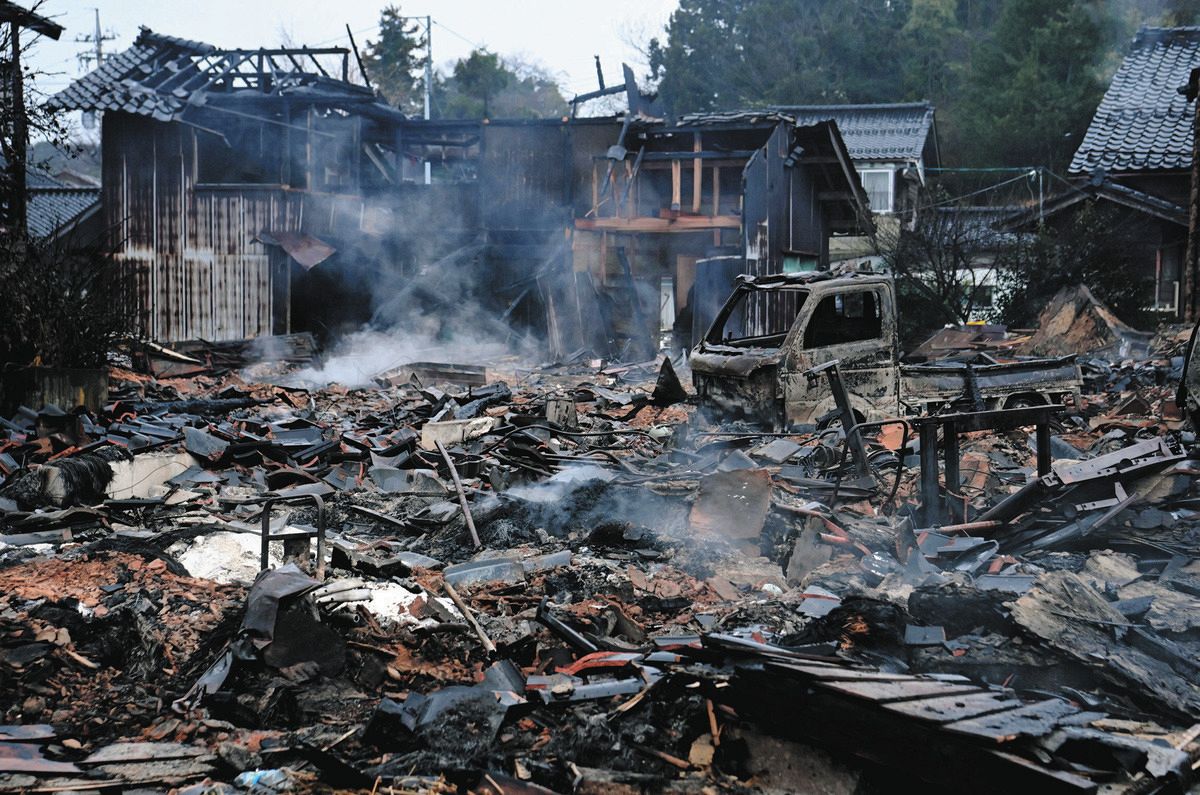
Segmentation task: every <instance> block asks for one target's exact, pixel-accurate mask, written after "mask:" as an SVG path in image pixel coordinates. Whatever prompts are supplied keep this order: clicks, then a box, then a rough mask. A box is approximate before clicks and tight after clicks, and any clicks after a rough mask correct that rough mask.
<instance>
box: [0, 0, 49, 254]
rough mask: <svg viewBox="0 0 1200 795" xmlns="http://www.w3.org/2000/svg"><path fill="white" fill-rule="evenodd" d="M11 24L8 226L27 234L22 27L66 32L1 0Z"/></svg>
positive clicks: (1, 14) (0, 18)
mask: <svg viewBox="0 0 1200 795" xmlns="http://www.w3.org/2000/svg"><path fill="white" fill-rule="evenodd" d="M4 22H7V23H8V29H9V30H8V36H9V40H10V43H11V44H12V55H11V60H10V61H9V65H8V66H9V71H10V74H9V91H10V93H11V99H10V101H11V110H10V112H11V113H12V122H11V123H10V125H9V130H8V131H11V133H12V141H11V151H12V158H11V160H10V161H9V163H8V191H7V193H8V197H7V198H8V218H7V219H6V220H7V222H8V228H9V230H10V231H11V232H15V233H17V234H21V235H23V234H24V233H25V231H26V229H27V228H28V220H29V213H28V198H29V197H28V195H27V193H26V188H25V163H26V160H27V159H28V158H27V156H26V150H27V148H28V146H29V118H28V116H27V115H26V112H25V76H24V74H23V73H22V72H21V28H29V29H30V30H32V31H34V32H35V33H40V34H42V35H43V36H49V37H50V38H52V39H55V40H57V39H58V37H59V36H61V35H62V31H63V29H62V26H61V25H58V24H56V23H54V22H51V21H50V20H48V19H46V18H45V17H41V16H38V15H37V14H35V13H33V12H32V11H27V10H26V9H24V8H21V7H20V6H17V5H13V4H12V3H9V2H3V1H0V24H2V23H4Z"/></svg>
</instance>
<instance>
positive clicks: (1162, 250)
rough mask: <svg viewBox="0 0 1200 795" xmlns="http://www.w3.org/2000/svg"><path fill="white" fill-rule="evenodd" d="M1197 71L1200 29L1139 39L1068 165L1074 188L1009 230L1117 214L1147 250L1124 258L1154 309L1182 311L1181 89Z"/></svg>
mask: <svg viewBox="0 0 1200 795" xmlns="http://www.w3.org/2000/svg"><path fill="white" fill-rule="evenodd" d="M1197 65H1200V27H1178V28H1151V27H1145V28H1142V29H1141V30H1139V31H1138V33H1137V35H1136V36H1135V37H1134V39H1133V42H1132V44H1131V45H1130V48H1129V53H1128V54H1127V55H1126V56H1125V60H1124V61H1123V62H1122V64H1121V66H1120V68H1119V69H1118V70H1117V73H1116V74H1115V75H1114V76H1113V79H1112V83H1111V84H1110V85H1109V87H1108V90H1107V91H1105V93H1104V98H1103V99H1102V100H1101V101H1100V106H1099V107H1098V108H1097V109H1096V114H1095V115H1094V116H1093V117H1092V121H1091V124H1090V125H1089V126H1088V129H1087V133H1086V134H1085V135H1084V137H1083V140H1082V141H1081V142H1080V144H1079V148H1078V149H1077V150H1076V151H1075V155H1074V157H1072V158H1071V165H1070V167H1069V169H1068V174H1069V175H1070V177H1071V179H1072V183H1073V185H1072V187H1071V188H1069V189H1068V190H1066V191H1064V192H1063V193H1060V194H1058V195H1056V196H1051V197H1048V198H1047V200H1046V201H1045V203H1044V205H1043V207H1042V209H1041V211H1040V214H1039V212H1038V211H1037V210H1036V209H1034V210H1029V211H1026V212H1025V213H1022V214H1021V215H1019V216H1017V217H1015V218H1014V219H1012V220H1011V221H1010V222H1009V225H1010V226H1013V227H1022V228H1026V229H1030V228H1033V227H1035V226H1036V225H1037V223H1038V222H1039V221H1042V222H1045V223H1046V224H1049V225H1054V224H1058V223H1064V222H1066V220H1067V219H1069V218H1070V217H1072V214H1073V213H1075V212H1077V211H1078V210H1079V208H1081V207H1082V206H1084V204H1085V203H1089V202H1095V203H1098V204H1102V205H1105V206H1107V207H1110V208H1113V209H1114V210H1115V211H1116V212H1117V213H1118V214H1119V216H1120V218H1121V224H1122V226H1123V227H1126V228H1128V229H1134V230H1136V231H1137V237H1138V238H1139V239H1140V240H1141V241H1142V244H1141V245H1140V246H1139V247H1137V249H1136V250H1131V251H1128V252H1127V256H1128V259H1129V265H1130V267H1131V268H1134V269H1135V270H1136V271H1137V272H1138V273H1139V274H1140V275H1141V277H1142V279H1143V280H1144V282H1145V284H1146V301H1145V305H1146V307H1147V308H1148V309H1155V310H1158V311H1160V312H1163V313H1165V314H1167V315H1177V314H1181V313H1182V302H1181V300H1180V299H1181V292H1182V290H1183V283H1182V282H1183V279H1182V267H1183V257H1184V249H1185V247H1186V245H1187V211H1186V210H1185V207H1186V204H1187V197H1188V193H1189V190H1190V185H1191V164H1192V118H1193V113H1194V108H1192V107H1191V106H1190V104H1189V102H1188V100H1187V98H1186V97H1185V96H1183V95H1182V94H1180V93H1179V88H1180V86H1183V85H1184V84H1185V83H1187V82H1188V77H1189V74H1190V73H1191V70H1192V68H1193V67H1195V66H1197Z"/></svg>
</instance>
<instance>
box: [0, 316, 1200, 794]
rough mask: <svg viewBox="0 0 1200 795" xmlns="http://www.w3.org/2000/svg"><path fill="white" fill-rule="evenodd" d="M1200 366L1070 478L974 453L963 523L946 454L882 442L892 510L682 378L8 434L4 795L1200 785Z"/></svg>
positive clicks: (165, 409) (121, 415)
mask: <svg viewBox="0 0 1200 795" xmlns="http://www.w3.org/2000/svg"><path fill="white" fill-rule="evenodd" d="M364 339H367V338H364ZM1180 345H1181V340H1180V339H1178V338H1172V337H1169V336H1163V337H1160V339H1159V341H1158V343H1157V344H1156V347H1155V349H1154V351H1153V353H1152V354H1151V355H1150V356H1149V357H1147V358H1146V359H1144V360H1140V361H1137V362H1128V363H1125V364H1117V365H1109V369H1108V370H1106V371H1100V370H1094V371H1093V374H1092V376H1091V377H1090V378H1089V379H1088V384H1089V392H1088V394H1086V395H1085V396H1084V397H1083V399H1082V400H1081V401H1080V402H1079V403H1078V404H1076V405H1074V406H1072V407H1070V408H1069V409H1068V410H1066V411H1064V412H1063V413H1062V416H1061V417H1060V418H1059V419H1057V420H1056V424H1055V426H1054V439H1055V440H1056V445H1057V446H1056V447H1054V448H1053V449H1056V450H1059V451H1060V452H1061V451H1065V450H1067V449H1068V448H1069V450H1070V451H1072V454H1071V455H1057V456H1055V459H1056V460H1054V461H1053V464H1052V469H1051V472H1050V473H1049V474H1047V475H1041V476H1039V475H1038V474H1037V473H1036V467H1035V463H1036V448H1037V445H1035V444H1031V442H1030V440H1029V438H1028V434H1027V432H1026V431H1025V430H1023V429H1018V430H1013V431H1003V432H984V433H969V434H965V435H963V437H962V438H961V439H960V446H959V451H958V453H959V459H960V465H961V475H962V479H961V484H960V487H959V489H958V490H957V491H955V492H954V493H953V494H947V495H938V496H936V497H934V496H931V495H929V494H927V493H922V492H921V490H920V488H919V486H920V477H919V466H918V464H919V456H917V455H915V453H916V449H915V448H916V442H915V441H912V437H911V435H910V441H909V445H910V447H909V449H907V450H906V449H903V448H902V447H901V446H900V445H901V437H900V435H899V434H895V435H893V434H891V433H890V432H887V431H884V430H880V431H877V432H872V434H870V435H869V441H868V444H867V448H868V456H867V460H868V464H869V466H870V467H871V471H872V479H871V480H872V482H873V484H874V485H871V484H870V483H869V482H867V481H864V480H861V479H858V478H855V477H854V475H855V469H854V463H853V461H852V458H851V457H850V456H841V455H840V454H839V451H840V447H839V446H840V445H842V444H844V440H841V439H840V437H837V435H836V434H833V435H831V434H829V433H826V434H824V435H816V436H814V435H811V434H807V433H795V434H787V435H784V436H782V437H767V438H764V437H763V435H762V432H760V431H755V430H751V429H746V428H744V427H736V426H713V425H710V424H708V423H707V421H706V420H705V419H704V418H703V416H701V415H700V413H699V412H698V411H697V407H696V399H695V396H693V395H691V394H690V393H687V392H686V391H685V393H684V394H683V395H682V396H679V395H676V396H675V397H682V398H683V400H682V401H681V402H679V401H676V400H674V399H672V400H671V401H657V403H668V404H669V405H657V404H656V401H655V400H654V399H653V398H652V395H653V394H654V392H655V391H656V390H655V387H656V383H658V382H659V376H660V373H661V372H662V368H661V367H660V366H659V365H658V364H656V363H650V364H647V365H646V366H641V367H629V366H625V367H618V368H612V369H610V370H608V371H607V372H606V371H597V370H594V369H590V368H587V367H585V366H582V365H580V366H576V367H575V368H574V369H571V368H566V367H562V366H558V367H555V368H552V369H550V370H544V371H533V372H527V373H525V374H524V377H523V380H522V381H521V382H520V384H519V385H518V386H513V385H514V384H517V381H515V380H512V381H510V382H509V383H508V384H506V385H503V386H502V385H501V384H500V383H499V382H497V381H496V380H495V378H496V373H497V372H498V371H500V370H503V367H500V368H486V372H488V373H490V374H491V378H492V380H491V381H490V382H489V383H486V384H483V385H478V384H473V385H465V384H456V383H450V382H443V383H440V384H439V383H426V382H419V381H420V379H418V380H417V381H414V380H411V379H399V378H398V379H395V381H386V380H385V381H383V383H382V384H381V383H378V382H376V381H375V380H374V379H373V378H367V379H366V381H365V382H364V383H366V384H369V386H363V387H354V388H352V387H347V386H344V385H337V384H334V385H328V386H321V387H315V388H314V387H309V388H301V387H296V386H280V385H272V384H252V383H246V382H245V381H243V380H242V378H241V377H239V376H238V375H237V374H235V373H232V372H227V373H226V374H224V375H222V376H219V377H218V376H214V375H211V374H207V375H200V376H196V377H194V378H192V379H173V380H172V381H170V383H168V382H166V381H159V380H155V379H154V378H152V377H147V376H145V375H140V374H135V373H131V372H128V371H123V370H118V369H114V370H113V371H112V372H111V378H112V387H113V395H114V402H113V403H112V405H111V406H110V407H108V409H107V410H106V411H105V412H104V413H102V414H100V415H96V416H91V415H86V414H81V415H78V416H77V417H76V419H77V420H78V421H77V422H75V423H74V425H73V427H75V429H76V430H75V431H74V433H75V434H76V436H75V437H73V439H72V445H71V446H70V447H67V446H64V445H63V444H62V442H61V441H60V442H59V443H58V446H57V447H56V443H55V442H54V440H53V439H51V438H50V437H49V436H45V435H43V434H44V433H51V434H52V433H60V431H56V430H51V429H49V428H47V427H46V426H45V425H44V424H43V425H42V426H39V424H38V422H37V421H36V416H37V413H36V412H29V411H26V412H22V413H20V414H18V415H17V416H15V417H13V418H12V419H11V420H6V421H5V423H3V428H4V430H3V434H4V435H3V441H2V444H3V450H2V451H0V456H2V457H0V461H3V462H5V470H4V477H5V481H4V484H3V489H5V493H9V492H8V491H7V490H8V489H10V488H11V487H13V486H15V485H16V484H27V485H26V486H24V488H26V489H27V490H29V491H30V493H31V498H22V499H21V500H19V501H18V500H17V499H15V498H8V499H7V501H4V502H0V507H2V513H0V517H2V522H3V527H2V529H3V533H2V534H0V584H2V585H3V587H2V588H0V693H3V696H0V709H2V710H3V716H2V717H0V721H2V725H0V745H3V746H4V748H5V749H6V750H5V751H4V752H3V753H0V786H3V787H4V788H7V789H56V790H71V789H78V788H82V787H85V786H86V787H90V788H96V787H101V788H104V789H107V790H112V791H118V790H126V789H129V790H132V789H134V788H138V787H142V788H144V787H160V788H164V787H174V788H176V789H177V791H180V792H202V791H205V792H207V791H218V790H219V791H234V790H235V789H236V788H238V787H241V788H246V787H249V786H252V785H254V786H266V782H271V786H272V787H275V788H279V787H287V788H290V789H291V790H293V791H299V792H307V791H312V792H316V791H327V789H328V788H330V787H332V788H338V789H344V790H361V791H364V792H366V791H371V790H372V789H375V790H376V791H382V790H383V789H384V788H385V787H391V788H393V789H395V788H399V789H404V790H406V791H419V792H449V791H455V790H457V791H473V792H509V791H533V792H542V791H556V792H568V791H570V792H598V791H601V790H612V789H614V788H616V789H617V790H619V791H679V792H684V791H689V792H690V791H698V790H706V791H714V792H730V793H742V792H752V791H762V790H763V789H764V788H766V789H771V788H774V789H775V790H776V791H779V790H787V791H811V790H814V789H820V788H823V787H828V786H834V785H835V784H836V785H837V786H846V787H850V786H853V787H858V788H862V789H871V788H874V789H876V790H879V791H887V790H889V789H895V788H903V789H912V788H917V787H920V788H922V789H923V790H926V791H931V792H937V791H951V790H960V789H961V788H962V786H963V784H964V782H969V784H968V786H969V787H970V788H971V789H972V790H973V791H980V792H1011V791H1013V790H1014V789H1015V788H1018V787H1027V788H1034V789H1035V790H1036V791H1039V792H1040V791H1047V792H1056V791H1072V792H1077V791H1084V792H1087V791H1097V789H1098V788H1099V787H1101V786H1103V787H1105V789H1106V791H1110V792H1135V791H1151V790H1155V789H1156V788H1157V789H1159V790H1162V789H1163V788H1169V787H1176V788H1179V789H1186V788H1187V787H1188V786H1191V785H1192V782H1193V777H1194V775H1195V771H1194V769H1193V767H1194V760H1195V759H1196V758H1198V756H1200V747H1198V746H1197V739H1198V735H1197V732H1196V731H1195V729H1194V724H1195V723H1196V721H1197V720H1198V719H1200V691H1198V690H1197V686H1196V684H1195V682H1196V674H1197V673H1198V672H1197V671H1196V670H1195V665H1194V662H1193V661H1194V660H1195V659H1197V658H1198V657H1200V640H1197V631H1198V630H1197V619H1196V616H1197V615H1200V609H1198V608H1200V603H1198V601H1197V598H1198V596H1200V587H1198V586H1197V582H1200V579H1198V578H1200V570H1197V565H1200V564H1197V560H1198V559H1200V529H1198V528H1200V525H1198V524H1197V521H1196V516H1197V514H1196V507H1195V506H1196V500H1197V499H1198V497H1197V495H1196V493H1195V491H1196V481H1197V475H1198V474H1200V472H1197V471H1196V470H1194V469H1193V467H1192V465H1191V460H1190V459H1189V458H1187V457H1186V455H1185V454H1184V449H1185V444H1184V443H1185V440H1186V436H1187V433H1188V432H1187V430H1186V428H1185V426H1184V423H1183V421H1182V417H1181V416H1180V414H1179V412H1178V411H1177V409H1176V408H1175V407H1174V397H1173V386H1172V382H1171V379H1170V377H1169V375H1170V373H1171V371H1172V365H1171V362H1172V359H1173V358H1174V357H1176V356H1177V355H1178V353H1179V348H1180ZM473 361H475V362H478V361H479V360H478V359H475V360H473ZM391 363H392V362H391V361H388V362H387V364H388V365H390V364H391ZM502 364H503V363H502ZM372 366H374V363H372ZM363 369H364V371H365V370H367V369H369V368H366V367H364V368H363ZM372 375H373V374H372ZM1160 376H1162V377H1160ZM685 378H686V374H685ZM658 391H659V392H660V393H661V392H662V390H661V389H659V390H658ZM1135 394H1136V397H1137V400H1139V401H1141V402H1142V403H1140V404H1139V406H1141V405H1144V408H1145V412H1144V413H1140V414H1139V413H1133V414H1131V413H1130V409H1129V406H1130V400H1131V399H1133V398H1134V396H1135ZM568 406H569V408H570V410H569V411H568V410H567V407H568ZM460 414H464V415H469V417H467V418H461V419H459V418H457V417H458V416H459V415H460ZM141 440H144V441H141ZM439 445H440V447H439ZM830 445H832V446H833V447H834V448H835V449H834V450H833V452H832V453H831V454H829V455H825V454H821V455H816V454H815V453H816V451H817V450H818V448H822V449H823V448H824V447H826V446H830ZM102 451H119V453H120V454H115V452H102ZM443 451H444V454H443ZM884 451H886V454H884ZM88 457H91V458H90V459H89V458H88ZM105 457H109V459H110V460H109V461H108V462H107V463H106V466H108V467H111V468H113V470H114V476H115V473H116V469H117V468H122V467H123V468H125V469H128V470H129V471H128V472H126V471H124V470H122V472H121V474H120V477H115V479H114V480H113V481H112V482H110V483H107V484H102V483H101V481H102V480H103V477H102V475H103V473H100V474H101V476H98V477H92V478H91V479H90V480H89V482H91V483H93V484H94V485H95V486H96V489H98V490H100V491H98V492H97V493H96V494H92V495H90V497H85V496H84V490H76V491H75V492H74V493H75V494H76V495H77V500H76V502H79V503H82V504H77V505H74V506H68V505H58V504H54V503H53V502H51V501H49V500H46V499H44V497H45V495H44V494H43V492H44V491H45V487H44V485H43V484H44V475H43V474H42V473H43V472H44V471H46V470H48V469H51V468H53V467H55V466H60V467H61V466H62V464H63V462H75V461H86V460H93V461H96V460H104V459H105ZM839 461H841V462H842V463H841V464H840V465H839V463H838V462H839ZM84 466H86V467H92V466H93V464H86V465H84ZM451 470H453V473H452V472H451ZM454 477H457V478H458V483H457V485H456V484H455V482H454ZM135 482H136V483H137V489H138V491H137V494H138V495H139V496H137V497H129V496H126V494H127V492H124V491H122V492H118V491H116V489H118V488H129V487H130V484H133V483H135ZM459 488H461V491H462V499H460V498H459V496H458V490H459ZM268 499H274V500H275V501H276V502H275V503H274V504H272V505H269V506H268V505H267V504H266V502H265V501H266V500H268ZM931 499H932V500H936V502H937V506H938V508H939V510H941V511H943V512H944V513H943V518H942V519H941V520H939V521H938V522H937V523H936V524H934V525H924V524H922V522H921V518H922V517H923V516H924V515H925V507H926V506H925V505H923V504H922V503H926V502H928V501H929V500H931ZM264 516H265V521H264ZM468 519H469V520H468ZM472 528H474V531H475V535H476V536H477V537H478V539H479V546H478V547H477V546H476V543H475V541H474V539H473V537H472V533H471V530H472ZM264 532H265V533H267V534H268V535H269V536H270V538H271V539H277V540H268V542H267V543H266V545H265V553H266V558H265V561H266V563H265V566H266V568H265V569H263V566H264V564H263V559H262V557H261V554H262V553H263V551H264V542H263V539H264V536H263V533H264ZM315 536H322V537H323V546H321V547H318V548H323V549H324V550H325V554H326V557H325V559H324V560H323V561H322V562H323V563H324V572H325V576H324V578H323V579H320V578H319V577H318V576H315V575H316V574H317V572H318V567H317V563H318V561H317V560H316V558H315V557H314V547H317V545H316V544H314V543H313V540H314V537H315ZM260 570H262V571H261V573H260ZM914 738H915V742H914ZM7 749H12V750H7ZM255 782H257V784H255Z"/></svg>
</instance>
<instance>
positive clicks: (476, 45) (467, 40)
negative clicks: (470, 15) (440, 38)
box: [433, 19, 484, 50]
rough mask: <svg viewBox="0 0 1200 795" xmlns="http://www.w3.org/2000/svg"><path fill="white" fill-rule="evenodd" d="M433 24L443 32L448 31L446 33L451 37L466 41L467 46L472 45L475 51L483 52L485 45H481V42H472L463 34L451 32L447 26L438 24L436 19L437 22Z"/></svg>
mask: <svg viewBox="0 0 1200 795" xmlns="http://www.w3.org/2000/svg"><path fill="white" fill-rule="evenodd" d="M433 24H435V25H437V26H438V27H439V28H441V29H442V30H444V31H446V32H447V33H449V34H450V35H451V36H457V37H458V38H460V39H462V40H463V41H465V42H466V43H467V44H470V45H471V46H472V47H474V48H475V49H477V50H481V49H483V47H484V45H483V44H480V43H479V42H477V41H471V40H470V39H468V38H467V37H466V36H464V35H462V34H461V33H459V32H458V31H456V30H451V29H450V28H448V27H446V26H445V25H444V24H442V23H441V22H438V21H437V20H436V19H435V20H433Z"/></svg>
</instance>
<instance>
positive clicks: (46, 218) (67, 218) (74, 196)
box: [28, 187, 100, 237]
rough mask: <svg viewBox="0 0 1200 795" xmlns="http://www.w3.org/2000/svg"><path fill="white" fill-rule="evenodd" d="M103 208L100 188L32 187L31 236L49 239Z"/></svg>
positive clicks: (30, 205)
mask: <svg viewBox="0 0 1200 795" xmlns="http://www.w3.org/2000/svg"><path fill="white" fill-rule="evenodd" d="M99 206H100V189H99V188H54V187H37V188H31V189H30V191H29V205H28V207H29V210H28V212H29V234H30V235H32V236H34V237H49V236H51V235H53V234H54V233H55V232H57V231H58V230H60V229H62V228H63V227H64V226H66V225H67V224H69V223H71V222H72V221H75V220H76V219H78V218H79V217H80V216H82V215H84V214H86V213H88V212H90V211H92V210H94V209H96V208H98V207H99Z"/></svg>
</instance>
